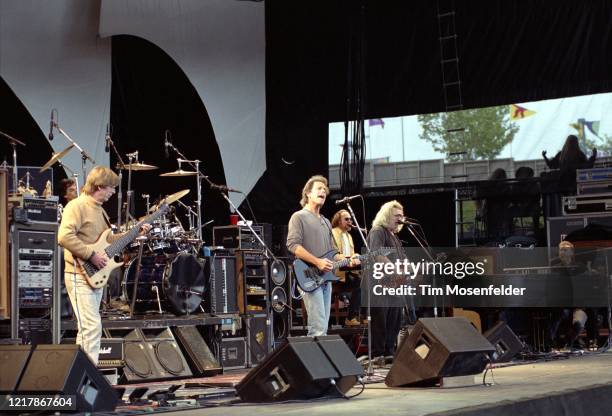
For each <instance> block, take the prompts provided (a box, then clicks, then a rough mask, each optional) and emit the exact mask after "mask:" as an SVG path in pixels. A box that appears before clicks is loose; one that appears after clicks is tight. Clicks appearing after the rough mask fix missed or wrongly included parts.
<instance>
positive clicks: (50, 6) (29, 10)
mask: <svg viewBox="0 0 612 416" xmlns="http://www.w3.org/2000/svg"><path fill="white" fill-rule="evenodd" d="M99 12H100V1H99V0H87V1H83V0H54V1H47V0H0V76H2V78H3V79H4V81H5V82H6V83H7V84H8V85H9V87H10V88H11V89H12V90H13V92H14V93H15V95H16V96H17V97H18V98H19V100H21V102H22V103H23V104H24V106H25V107H26V109H27V110H28V111H29V112H30V114H31V115H32V117H33V118H34V120H35V121H36V123H37V124H38V126H39V127H40V129H41V131H42V132H43V133H44V135H45V136H46V135H47V134H48V132H49V115H50V112H51V109H52V108H57V110H58V111H59V123H60V126H61V127H62V128H63V129H64V130H65V131H66V132H67V133H68V134H69V135H70V137H72V138H73V139H74V140H76V141H77V142H78V143H79V144H80V145H81V146H82V147H83V148H84V150H85V151H86V152H88V153H89V154H90V155H91V156H92V157H93V158H94V159H95V160H96V162H98V164H104V165H108V154H107V153H104V144H105V143H104V137H105V129H106V123H107V122H108V120H109V113H110V111H109V108H110V87H111V50H110V39H100V38H99V37H98V24H99ZM23 139H24V140H26V141H28V140H29V139H28V138H27V137H24V138H23ZM51 144H52V146H53V149H54V150H55V151H59V150H61V149H63V148H65V147H66V146H67V145H68V144H69V143H68V141H67V140H65V139H64V138H63V137H61V135H60V134H59V133H57V132H56V133H55V139H54V140H53V142H52V143H51ZM25 151H27V149H26V150H25ZM49 157H51V155H49ZM64 161H65V162H66V164H67V165H68V166H69V167H70V168H71V169H74V170H76V171H77V172H80V155H79V154H78V153H77V152H76V151H75V150H73V151H72V152H71V154H70V155H69V156H68V157H66V158H65V159H64ZM90 168H91V165H89V166H88V170H89V169H90Z"/></svg>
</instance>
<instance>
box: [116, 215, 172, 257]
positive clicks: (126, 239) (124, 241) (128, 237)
mask: <svg viewBox="0 0 612 416" xmlns="http://www.w3.org/2000/svg"><path fill="white" fill-rule="evenodd" d="M166 210H167V205H163V206H162V207H161V208H160V209H159V210H157V211H156V212H155V213H153V214H151V215H149V216H148V217H147V218H145V219H144V220H142V221H140V222H138V223H137V224H136V225H135V226H134V227H133V228H132V229H131V230H130V231H128V232H127V233H125V235H124V236H123V237H121V238H120V239H119V240H117V241H115V242H114V243H112V244H111V245H110V246H108V248H107V249H106V254H107V255H108V257H114V256H116V255H117V254H119V253H121V251H123V249H124V248H125V247H126V246H127V245H128V244H130V243H131V242H132V241H134V239H135V238H136V237H138V234H140V227H141V226H142V225H143V224H150V223H151V222H153V221H155V220H156V219H157V218H158V217H159V216H161V215H162V214H163V213H165V212H166Z"/></svg>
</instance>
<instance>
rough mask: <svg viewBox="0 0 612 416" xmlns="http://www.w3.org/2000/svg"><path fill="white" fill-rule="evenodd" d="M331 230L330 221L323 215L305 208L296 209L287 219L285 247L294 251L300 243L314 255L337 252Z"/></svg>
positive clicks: (319, 255)
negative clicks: (287, 228)
mask: <svg viewBox="0 0 612 416" xmlns="http://www.w3.org/2000/svg"><path fill="white" fill-rule="evenodd" d="M331 230H332V227H331V223H330V222H329V220H328V219H327V218H325V217H324V216H323V215H321V216H319V217H318V216H317V215H315V214H314V213H313V212H311V211H309V210H307V209H301V210H300V211H296V212H294V213H293V215H292V216H291V219H290V220H289V230H288V232H287V248H288V249H289V251H290V252H292V253H295V249H296V248H297V246H298V245H301V246H302V247H304V248H305V249H306V250H308V251H309V252H310V254H312V255H314V256H316V257H322V256H323V255H324V254H326V253H327V252H329V251H332V250H333V251H336V252H337V251H338V249H337V248H336V245H335V244H334V239H333V236H332V231H331Z"/></svg>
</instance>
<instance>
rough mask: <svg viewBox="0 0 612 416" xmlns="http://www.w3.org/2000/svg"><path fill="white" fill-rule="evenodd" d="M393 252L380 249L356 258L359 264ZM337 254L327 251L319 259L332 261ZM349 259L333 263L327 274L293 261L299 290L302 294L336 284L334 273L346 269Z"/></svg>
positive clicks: (336, 278) (297, 260) (303, 262)
mask: <svg viewBox="0 0 612 416" xmlns="http://www.w3.org/2000/svg"><path fill="white" fill-rule="evenodd" d="M392 251H393V250H391V249H388V248H381V249H380V250H376V251H373V252H371V253H369V254H362V255H359V256H358V257H357V258H358V259H359V261H360V262H363V261H366V260H369V259H371V258H372V257H375V256H386V255H388V254H389V253H391V252H392ZM337 253H338V252H337V251H336V250H332V251H328V252H327V253H325V254H324V255H323V256H321V258H326V259H328V260H332V261H333V259H334V256H335V255H336V254H337ZM350 260H351V259H344V260H340V261H335V262H333V266H332V270H331V271H329V272H322V271H321V270H319V269H318V268H317V267H316V266H312V265H310V264H308V263H306V262H305V261H304V260H301V259H295V261H294V262H293V271H294V272H295V278H296V280H297V283H298V285H299V286H300V289H302V290H303V291H304V292H313V291H315V290H317V289H318V288H319V287H320V286H321V285H322V284H325V283H327V282H337V281H338V280H340V278H339V277H338V276H336V274H335V272H336V270H338V269H339V268H341V267H346V266H348V265H349V263H350Z"/></svg>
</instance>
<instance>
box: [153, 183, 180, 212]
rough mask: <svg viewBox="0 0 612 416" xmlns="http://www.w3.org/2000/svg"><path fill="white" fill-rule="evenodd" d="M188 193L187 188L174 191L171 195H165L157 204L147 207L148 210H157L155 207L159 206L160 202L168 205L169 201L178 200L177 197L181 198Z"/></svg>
mask: <svg viewBox="0 0 612 416" xmlns="http://www.w3.org/2000/svg"><path fill="white" fill-rule="evenodd" d="M188 193H189V189H183V190H182V191H178V192H175V193H173V194H171V195H168V196H167V197H165V198H164V199H162V200H161V201H159V204H157V205H153V206H152V207H151V208H149V212H153V211H157V209H158V208H159V207H160V206H162V204H168V205H170V204H171V203H173V202H176V201H178V200H179V199H181V198H182V197H184V196H185V195H187V194H188Z"/></svg>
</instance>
